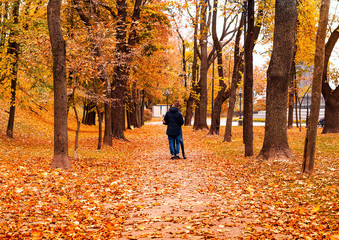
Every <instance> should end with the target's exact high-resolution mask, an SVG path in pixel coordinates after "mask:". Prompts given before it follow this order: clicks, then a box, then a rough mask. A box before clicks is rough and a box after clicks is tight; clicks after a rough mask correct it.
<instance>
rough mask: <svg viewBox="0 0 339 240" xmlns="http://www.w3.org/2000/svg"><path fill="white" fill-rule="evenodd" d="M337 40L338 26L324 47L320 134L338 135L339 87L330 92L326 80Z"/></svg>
mask: <svg viewBox="0 0 339 240" xmlns="http://www.w3.org/2000/svg"><path fill="white" fill-rule="evenodd" d="M338 38H339V25H338V26H337V28H336V29H335V30H334V31H333V32H332V34H331V35H330V37H329V39H328V41H327V43H326V46H325V63H324V72H323V80H322V94H323V96H324V99H325V124H324V128H323V131H322V133H323V134H324V133H339V86H337V87H336V89H334V90H332V89H331V88H330V86H329V82H328V80H327V71H328V61H329V59H330V56H331V53H332V51H333V48H334V46H335V44H336V42H337V41H338Z"/></svg>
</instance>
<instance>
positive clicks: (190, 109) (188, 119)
mask: <svg viewBox="0 0 339 240" xmlns="http://www.w3.org/2000/svg"><path fill="white" fill-rule="evenodd" d="M198 18H199V5H198V4H197V5H196V16H195V22H194V36H193V63H192V86H191V91H190V95H189V97H188V99H187V103H186V115H185V126H191V123H192V115H193V103H194V94H196V92H197V83H198V82H197V80H198V77H197V62H198V40H197V35H198Z"/></svg>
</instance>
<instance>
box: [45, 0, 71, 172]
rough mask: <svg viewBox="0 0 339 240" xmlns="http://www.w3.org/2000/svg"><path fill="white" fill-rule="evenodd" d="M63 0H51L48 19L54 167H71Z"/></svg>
mask: <svg viewBox="0 0 339 240" xmlns="http://www.w3.org/2000/svg"><path fill="white" fill-rule="evenodd" d="M60 7H61V0H49V2H48V5H47V20H48V30H49V36H50V42H51V46H52V55H53V84H54V158H53V161H52V163H51V167H52V168H62V169H70V168H71V163H70V161H69V158H68V132H67V81H66V44H65V41H64V39H63V36H62V31H61V24H60Z"/></svg>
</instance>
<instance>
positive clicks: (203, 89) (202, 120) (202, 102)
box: [194, 3, 208, 130]
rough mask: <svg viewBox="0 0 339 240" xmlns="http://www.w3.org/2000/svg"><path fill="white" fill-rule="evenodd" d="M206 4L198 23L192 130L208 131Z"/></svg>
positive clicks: (203, 6) (202, 8)
mask: <svg viewBox="0 0 339 240" xmlns="http://www.w3.org/2000/svg"><path fill="white" fill-rule="evenodd" d="M206 20H207V4H206V3H203V5H202V7H201V21H200V33H201V37H200V39H199V44H200V50H201V55H200V60H201V62H200V81H199V93H200V99H199V104H197V108H196V110H195V118H194V129H195V130H198V129H208V126H207V121H206V118H207V71H208V56H207V32H208V31H207V29H206V28H207V25H206Z"/></svg>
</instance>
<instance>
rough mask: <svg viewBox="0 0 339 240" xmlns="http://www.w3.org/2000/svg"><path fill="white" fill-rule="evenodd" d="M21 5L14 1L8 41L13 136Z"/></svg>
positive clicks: (10, 133) (9, 128)
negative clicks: (18, 27)
mask: <svg viewBox="0 0 339 240" xmlns="http://www.w3.org/2000/svg"><path fill="white" fill-rule="evenodd" d="M19 7H20V1H15V2H14V3H13V18H14V21H13V23H14V26H13V28H12V29H11V31H10V34H9V43H8V45H9V46H8V55H10V56H11V58H12V59H11V64H10V66H11V74H10V79H11V102H10V109H9V118H8V125H7V136H8V137H11V138H13V130H14V117H15V105H16V99H15V98H16V97H15V95H16V85H17V81H18V61H19V43H18V42H17V40H16V37H17V35H18V30H16V29H15V28H16V27H15V26H17V25H18V23H19Z"/></svg>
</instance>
